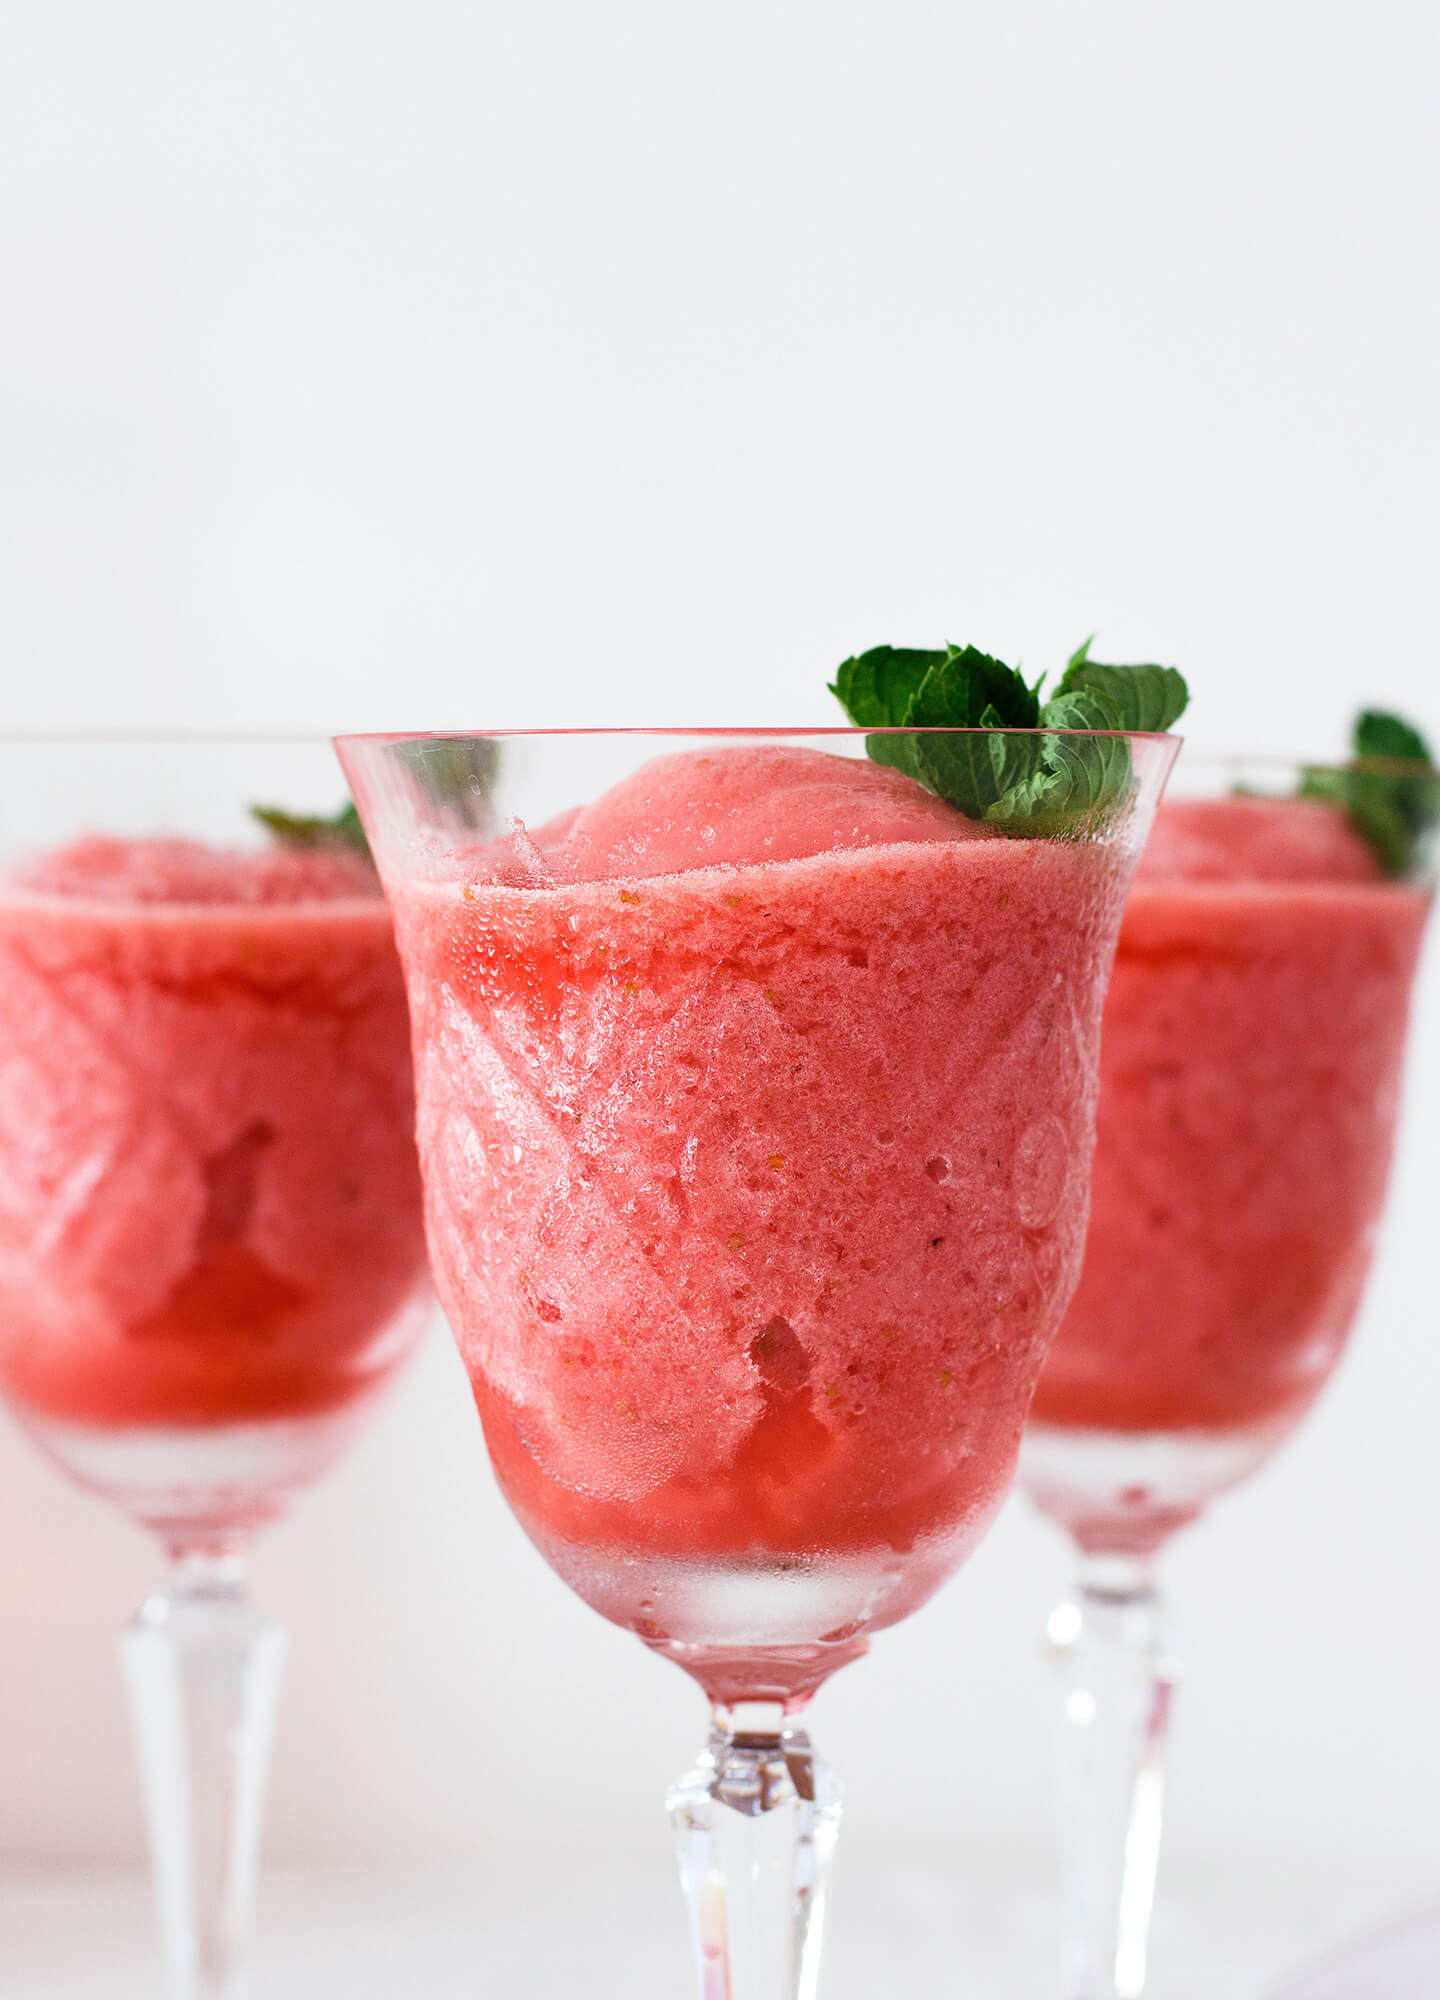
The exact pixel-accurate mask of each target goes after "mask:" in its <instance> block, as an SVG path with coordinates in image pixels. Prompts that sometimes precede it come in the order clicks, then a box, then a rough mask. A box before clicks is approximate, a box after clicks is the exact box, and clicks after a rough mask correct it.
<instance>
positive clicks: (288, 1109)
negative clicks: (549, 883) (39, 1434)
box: [0, 838, 424, 1428]
mask: <svg viewBox="0 0 1440 2000" xmlns="http://www.w3.org/2000/svg"><path fill="white" fill-rule="evenodd" d="M412 1119H413V1112H412V1087H411V1076H410V1065H409V1058H408V1027H407V1016H406V1005H405V995H404V989H403V985H402V981H401V976H400V968H399V964H398V961H397V959H396V956H395V950H394V945H393V941H392V936H391V928H390V922H389V917H388V913H387V911H386V908H385V905H384V902H383V901H382V900H381V898H380V895H379V893H378V883H377V882H376V879H375V876H374V873H373V871H372V870H371V869H370V868H369V867H368V865H367V864H365V863H364V862H363V861H361V860H360V859H359V858H358V857H352V856H349V855H347V854H344V853H338V852H327V851H321V850H317V851H313V852H308V853H307V852H291V851H286V850H283V849H278V848H277V849H275V850H273V851H269V852H262V853H257V854H249V853H238V852H227V851H223V850H218V849H210V848H206V847H203V846H200V845H198V844H193V843H189V842H184V841H176V840H144V841H128V840H127V841H119V840H108V839H100V838H90V839H86V840H83V841H80V842H77V843H76V844H75V845H73V846H71V847H69V848H66V849H64V850H62V851H59V852H56V853H51V854H47V855H43V856H40V857H38V858H36V859H35V860H33V861H31V862H30V863H28V864H27V865H25V866H24V867H23V868H21V869H20V870H18V871H17V872H16V873H15V874H13V875H12V877H11V878H10V880H9V881H8V882H7V883H6V885H5V886H4V888H3V890H0V1387H3V1389H4V1393H5V1394H6V1396H7V1397H8V1398H9V1399H10V1400H11V1401H12V1402H13V1403H14V1404H15V1405H16V1406H17V1407H19V1408H20V1409H22V1410H25V1411H29V1412H31V1413H34V1414H36V1415H39V1416H45V1417H50V1418H58V1419H61V1420H65V1421H70V1422H74V1423H78V1424H85V1425H92V1426H101V1427H107V1428H115V1427H123V1426H133V1425H142V1426H145V1425H150V1426H154V1425H166V1426H175V1425H178V1426H188V1425H210V1424H219V1423H228V1422H235V1421H239V1420H246V1421H248V1420H253V1419H257V1418H269V1417H291V1416H300V1415H305V1414H308V1413H311V1412H315V1411H320V1410H327V1409H331V1408H334V1407H337V1406H339V1405H341V1404H343V1403H344V1402H346V1401H347V1400H349V1399H350V1398H351V1397H353V1396H356V1395H358V1394H360V1393H361V1392H362V1391H363V1390H365V1389H366V1388H368V1387H369V1386H370V1384H371V1383H372V1382H374V1381H375V1380H376V1379H377V1376H378V1375H379V1374H381V1373H383V1372H384V1371H385V1370H386V1369H387V1368H388V1367H389V1366H390V1365H391V1364H392V1362H393V1360H394V1359H395V1353H394V1343H393V1341H391V1342H390V1343H389V1345H388V1346H387V1343H386V1339H385V1335H386V1330H387V1329H388V1328H390V1327H391V1326H392V1324H393V1323H394V1322H395V1320H396V1318H397V1315H399V1314H400V1313H401V1311H402V1308H403V1307H404V1306H405V1305H406V1303H407V1302H408V1301H409V1299H410V1298H411V1297H412V1295H413V1294H414V1291H415V1288H416V1286H417V1284H418V1282H419V1281H420V1279H421V1276H422V1272H423V1257H424V1250H423V1242H422V1229H421V1219H420V1194H419V1184H418V1171H417V1163H416V1159H415V1153H414V1144H413V1138H412Z"/></svg>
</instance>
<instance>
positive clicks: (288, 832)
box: [250, 799, 370, 861]
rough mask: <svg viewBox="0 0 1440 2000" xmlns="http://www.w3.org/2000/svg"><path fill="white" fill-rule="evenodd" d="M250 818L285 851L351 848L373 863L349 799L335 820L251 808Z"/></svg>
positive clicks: (357, 817)
mask: <svg viewBox="0 0 1440 2000" xmlns="http://www.w3.org/2000/svg"><path fill="white" fill-rule="evenodd" d="M250 815H251V817H252V819H258V820H259V822H260V824H261V826H263V827H264V828H265V830H266V832H267V833H269V834H270V835H271V836H272V837H273V838H274V839H276V840H278V841H279V842H280V843H281V845H282V846H284V847H348V848H351V849H353V851H354V852H355V853H356V854H363V855H364V857H365V859H366V860H367V861H368V860H369V859H370V843H369V841H368V840H367V839H366V838H365V829H364V827H363V826H361V824H360V815H359V813H358V812H356V810H355V807H354V804H353V802H352V801H350V800H348V799H347V800H346V802H345V804H344V805H343V806H342V807H341V808H340V810H339V812H338V813H336V815H335V817H334V818H333V819H325V818H323V817H313V816H311V815H309V814H305V813H289V812H286V811H285V810H284V809H283V807H280V806H251V808H250Z"/></svg>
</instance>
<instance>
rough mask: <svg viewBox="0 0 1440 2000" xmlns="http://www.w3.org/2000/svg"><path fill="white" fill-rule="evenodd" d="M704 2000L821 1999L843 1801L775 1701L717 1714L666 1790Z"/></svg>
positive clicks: (807, 1741)
mask: <svg viewBox="0 0 1440 2000" xmlns="http://www.w3.org/2000/svg"><path fill="white" fill-rule="evenodd" d="M667 1804H668V1807H669V1812H670V1826H671V1830H672V1832H673V1834H674V1837H675V1847H676V1854H677V1857H678V1859H679V1862H680V1880H681V1884H682V1886H683V1888H684V1891H685V1900H686V1903H687V1905H688V1908H689V1913H690V1931H691V1936H692V1938H693V1940H694V1945H695V1963H696V1970H697V1973H698V1976H699V1994H700V2000H815V1996H816V1994H817V1992H818V1990H819V1981H820V1942H821V1932H822V1929H823V1926H824V1917H825V1888H826V1882H827V1878H828V1875H829V1869H830V1861H831V1857H832V1856H833V1854H834V1852H835V1839H836V1835H837V1832H838V1830H839V1824H840V1794H839V1791H838V1788H837V1787H836V1784H835V1780H834V1778H833V1777H832V1776H831V1774H830V1772H829V1770H828V1768H827V1767H826V1766H825V1765H824V1764H822V1763H821V1762H820V1759H819V1758H818V1757H817V1756H816V1755H815V1753H814V1752H813V1750H812V1749H811V1748H810V1738H809V1737H808V1736H807V1735H806V1733H805V1731H804V1730H803V1729H798V1728H795V1727H794V1726H793V1725H792V1724H791V1723H789V1722H787V1720H786V1719H785V1716H784V1713H783V1711H782V1709H781V1707H780V1704H779V1703H778V1702H774V1703H771V1702H755V1703H750V1704H746V1705H743V1706H738V1707H736V1708H733V1709H725V1708H717V1709H715V1710H714V1712H713V1715H712V1717H711V1731H710V1741H709V1744H708V1745H707V1747H706V1748H705V1750H704V1751H703V1752H702V1753H701V1756H700V1760H699V1762H698V1763H697V1764H696V1766H695V1768H694V1770H693V1771H687V1772H686V1774H685V1776H684V1777H683V1778H681V1779H680V1780H679V1781H678V1782H677V1783H676V1784H675V1785H674V1786H673V1787H672V1788H671V1791H670V1796H669V1799H668V1801H667Z"/></svg>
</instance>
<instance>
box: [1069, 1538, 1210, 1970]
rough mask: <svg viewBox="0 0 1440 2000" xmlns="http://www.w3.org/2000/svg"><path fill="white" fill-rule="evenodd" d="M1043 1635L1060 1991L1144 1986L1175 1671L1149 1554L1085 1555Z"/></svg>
mask: <svg viewBox="0 0 1440 2000" xmlns="http://www.w3.org/2000/svg"><path fill="white" fill-rule="evenodd" d="M1049 1638H1050V1644H1051V1647H1052V1648H1053V1650H1054V1653H1055V1656H1056V1659H1057V1661H1058V1664H1059V1668H1060V1680H1061V1704H1060V1783H1061V1796H1060V1811H1061V1853H1062V1860H1061V1866H1062V1872H1063V1882H1062V1915H1061V1922H1062V1933H1061V1938H1062V1941H1061V1979H1062V1991H1063V1994H1064V2000H1136V1996H1137V1995H1139V1994H1141V1993H1143V1991H1144V1988H1145V1959H1146V1951H1147V1947H1148V1943H1149V1935H1150V1912H1151V1909H1152V1907H1153V1905H1154V1900H1155V1871H1156V1866H1157V1863H1158V1861H1159V1857H1160V1827H1161V1817H1162V1810H1163V1805H1164V1788H1165V1739H1166V1734H1167V1730H1168V1726H1169V1721H1170V1708H1171V1703H1172V1700H1173V1698H1174V1693H1175V1689H1176V1686H1177V1685H1178V1683H1179V1679H1180V1663H1179V1660H1178V1658H1177V1656H1176V1653H1175V1651H1174V1648H1173V1646H1172V1643H1171V1639H1170V1633H1169V1620H1168V1615H1167V1611H1166V1607H1165V1604H1164V1601H1163V1599H1162V1597H1161V1594H1160V1591H1159V1588H1158V1587H1157V1585H1156V1582H1155V1576H1154V1572H1153V1569H1152V1567H1151V1564H1150V1562H1149V1560H1147V1559H1144V1558H1139V1557H1133V1556H1113V1555H1111V1556H1102V1555H1091V1556H1086V1557H1084V1558H1083V1560H1082V1563H1081V1569H1080V1576H1079V1579H1078V1584H1077V1588H1076V1590H1075V1593H1074V1595H1073V1596H1072V1597H1069V1598H1067V1599H1065V1601H1064V1602H1063V1603H1061V1604H1059V1605H1057V1606H1056V1608H1055V1611H1054V1612H1053V1613H1052V1615H1051V1619H1050V1626H1049Z"/></svg>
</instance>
